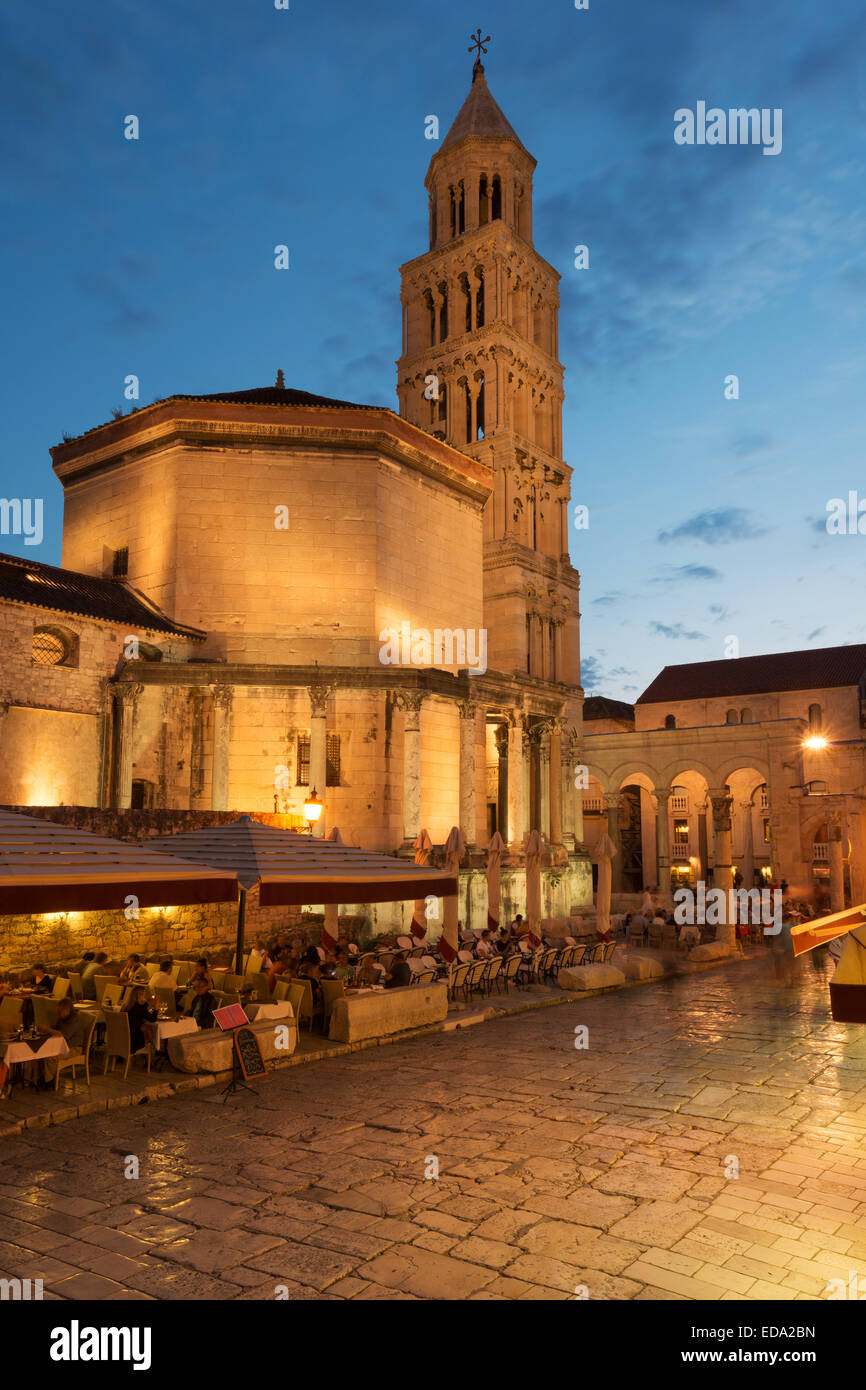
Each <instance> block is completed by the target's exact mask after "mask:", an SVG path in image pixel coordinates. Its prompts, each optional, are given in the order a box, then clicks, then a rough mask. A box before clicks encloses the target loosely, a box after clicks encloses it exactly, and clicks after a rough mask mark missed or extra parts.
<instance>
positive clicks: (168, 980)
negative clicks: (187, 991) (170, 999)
mask: <svg viewBox="0 0 866 1390" xmlns="http://www.w3.org/2000/svg"><path fill="white" fill-rule="evenodd" d="M171 966H172V961H171V956H166V958H165V960H161V961H160V962H159V969H158V970H157V972H156V974H155V975H151V977H150V987H151V989H177V981H176V980H175V978H174V976H173V975H172V973H171Z"/></svg>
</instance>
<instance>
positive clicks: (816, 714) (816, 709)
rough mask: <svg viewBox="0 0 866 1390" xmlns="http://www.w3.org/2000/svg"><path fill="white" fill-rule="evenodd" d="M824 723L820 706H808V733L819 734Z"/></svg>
mask: <svg viewBox="0 0 866 1390" xmlns="http://www.w3.org/2000/svg"><path fill="white" fill-rule="evenodd" d="M823 723H824V715H823V711H822V709H821V706H820V705H810V706H809V733H810V734H820V733H821V730H822V727H823Z"/></svg>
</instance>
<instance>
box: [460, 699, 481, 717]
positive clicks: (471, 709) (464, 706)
mask: <svg viewBox="0 0 866 1390" xmlns="http://www.w3.org/2000/svg"><path fill="white" fill-rule="evenodd" d="M457 709H458V711H459V713H460V718H461V719H467V720H473V719H475V718H476V717H477V715H478V711H479V709H480V705H479V704H478V703H477V701H475V700H458V701H457Z"/></svg>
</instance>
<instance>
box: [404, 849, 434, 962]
mask: <svg viewBox="0 0 866 1390" xmlns="http://www.w3.org/2000/svg"><path fill="white" fill-rule="evenodd" d="M413 849H414V850H415V863H416V864H418V865H420V866H421V867H422V868H423V867H425V866H426V865H427V864H429V863H430V855H431V854H432V852H433V841H432V840H431V839H430V836H429V835H428V834H427V831H426V830H422V831H420V832H419V834H418V838H417V839H416V841H415V844H414V846H413ZM409 930H410V931H411V933H412V935H413V936H414V937H415V940H416V941H422V940H423V939H424V937H425V936H426V935H427V899H426V898H416V899H415V908H414V911H413V913H412V925H411V927H410V928H409Z"/></svg>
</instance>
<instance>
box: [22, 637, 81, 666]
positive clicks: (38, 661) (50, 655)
mask: <svg viewBox="0 0 866 1390" xmlns="http://www.w3.org/2000/svg"><path fill="white" fill-rule="evenodd" d="M31 656H32V660H33V664H34V665H35V666H77V665H78V638H77V637H76V636H75V633H74V632H67V631H66V629H65V628H62V627H37V628H35V629H34V631H33V647H32V649H31Z"/></svg>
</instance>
